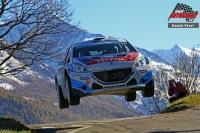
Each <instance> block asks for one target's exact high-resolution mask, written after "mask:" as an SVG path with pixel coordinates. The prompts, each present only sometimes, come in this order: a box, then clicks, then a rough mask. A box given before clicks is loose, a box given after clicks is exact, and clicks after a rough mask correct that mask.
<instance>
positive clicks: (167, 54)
mask: <svg viewBox="0 0 200 133" xmlns="http://www.w3.org/2000/svg"><path fill="white" fill-rule="evenodd" d="M195 51H196V53H197V54H199V55H200V48H195ZM152 53H154V54H156V55H158V56H159V57H161V58H162V59H163V60H166V61H167V62H169V63H171V62H172V61H173V60H174V58H175V56H176V55H178V54H181V53H182V54H185V55H186V56H190V55H191V53H192V50H191V49H187V48H184V47H182V46H180V45H177V44H176V45H174V47H173V48H171V49H167V50H164V49H156V50H153V51H152Z"/></svg>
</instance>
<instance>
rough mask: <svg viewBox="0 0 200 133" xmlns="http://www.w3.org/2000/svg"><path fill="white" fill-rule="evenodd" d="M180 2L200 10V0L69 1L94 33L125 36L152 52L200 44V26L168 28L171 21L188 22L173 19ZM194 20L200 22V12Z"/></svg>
mask: <svg viewBox="0 0 200 133" xmlns="http://www.w3.org/2000/svg"><path fill="white" fill-rule="evenodd" d="M177 3H183V4H187V5H188V6H190V7H192V9H193V11H198V12H200V0H190V1H189V0H148V1H147V0H69V4H71V9H74V10H75V11H74V15H73V22H80V24H79V26H80V27H81V28H83V29H86V30H87V31H88V32H90V33H97V34H102V35H104V36H106V37H109V36H111V37H119V38H125V39H126V40H128V41H129V42H130V43H131V44H132V45H134V46H137V47H139V48H144V49H146V50H149V51H152V50H154V49H171V48H172V47H173V46H174V45H175V44H178V45H180V46H183V47H186V48H193V47H194V45H195V44H200V28H168V23H169V22H170V23H172V22H180V23H188V22H186V20H185V18H181V19H170V20H169V21H168V18H169V15H170V14H171V13H172V11H173V10H174V8H175V6H176V4H177ZM193 22H194V23H200V14H199V15H197V17H196V19H195V20H194V21H193Z"/></svg>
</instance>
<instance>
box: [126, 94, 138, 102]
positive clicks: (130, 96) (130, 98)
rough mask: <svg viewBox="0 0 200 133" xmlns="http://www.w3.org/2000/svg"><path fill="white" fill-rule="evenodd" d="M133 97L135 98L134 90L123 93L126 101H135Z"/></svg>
mask: <svg viewBox="0 0 200 133" xmlns="http://www.w3.org/2000/svg"><path fill="white" fill-rule="evenodd" d="M135 99H136V92H132V93H127V94H126V95H125V100H126V101H127V102H131V101H135Z"/></svg>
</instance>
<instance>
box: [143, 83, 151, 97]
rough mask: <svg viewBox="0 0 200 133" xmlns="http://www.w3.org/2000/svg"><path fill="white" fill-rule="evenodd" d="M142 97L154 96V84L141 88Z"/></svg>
mask: <svg viewBox="0 0 200 133" xmlns="http://www.w3.org/2000/svg"><path fill="white" fill-rule="evenodd" d="M142 95H143V97H153V96H154V86H152V87H145V88H144V89H143V90H142Z"/></svg>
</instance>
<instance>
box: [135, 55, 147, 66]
mask: <svg viewBox="0 0 200 133" xmlns="http://www.w3.org/2000/svg"><path fill="white" fill-rule="evenodd" d="M148 64H149V59H148V58H147V57H144V58H142V59H141V60H139V61H138V62H137V63H136V64H135V67H139V66H143V65H148Z"/></svg>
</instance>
